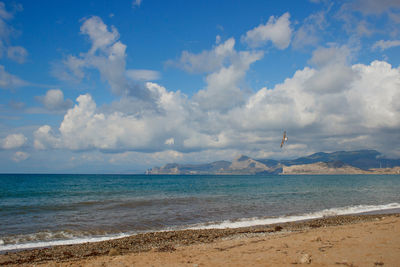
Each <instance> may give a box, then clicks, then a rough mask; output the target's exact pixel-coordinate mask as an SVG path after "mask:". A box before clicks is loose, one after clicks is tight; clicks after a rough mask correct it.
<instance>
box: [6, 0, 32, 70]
mask: <svg viewBox="0 0 400 267" xmlns="http://www.w3.org/2000/svg"><path fill="white" fill-rule="evenodd" d="M21 10H22V6H20V5H16V6H15V7H14V10H12V11H7V10H6V6H5V4H4V3H3V2H0V58H1V57H2V56H3V54H4V53H6V54H7V56H8V58H9V59H11V60H14V61H16V62H18V63H20V64H21V63H24V62H25V59H26V57H27V55H28V52H27V51H26V49H25V48H23V47H22V46H11V45H10V38H11V37H12V36H13V35H15V34H14V33H15V29H14V28H13V27H12V26H11V25H9V24H8V22H7V21H9V20H11V19H12V18H13V17H14V13H15V12H17V11H21Z"/></svg>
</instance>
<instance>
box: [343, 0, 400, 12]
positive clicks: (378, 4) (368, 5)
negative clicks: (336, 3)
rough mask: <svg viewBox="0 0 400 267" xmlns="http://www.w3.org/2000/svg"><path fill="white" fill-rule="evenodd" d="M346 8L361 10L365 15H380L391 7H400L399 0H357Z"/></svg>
mask: <svg viewBox="0 0 400 267" xmlns="http://www.w3.org/2000/svg"><path fill="white" fill-rule="evenodd" d="M346 8H349V9H353V10H356V11H360V12H361V13H363V14H364V15H380V14H382V13H384V12H387V11H388V10H390V9H400V2H399V1H398V0H380V1H376V0H357V1H354V2H352V3H349V4H348V5H347V6H346Z"/></svg>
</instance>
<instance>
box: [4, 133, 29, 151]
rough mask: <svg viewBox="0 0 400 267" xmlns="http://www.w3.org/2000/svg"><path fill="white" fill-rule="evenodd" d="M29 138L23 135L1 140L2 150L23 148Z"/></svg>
mask: <svg viewBox="0 0 400 267" xmlns="http://www.w3.org/2000/svg"><path fill="white" fill-rule="evenodd" d="M26 141H27V138H26V137H25V136H24V135H23V134H10V135H7V136H6V137H5V138H4V139H0V144H1V148H2V149H15V148H19V147H21V146H23V145H24V144H25V142H26Z"/></svg>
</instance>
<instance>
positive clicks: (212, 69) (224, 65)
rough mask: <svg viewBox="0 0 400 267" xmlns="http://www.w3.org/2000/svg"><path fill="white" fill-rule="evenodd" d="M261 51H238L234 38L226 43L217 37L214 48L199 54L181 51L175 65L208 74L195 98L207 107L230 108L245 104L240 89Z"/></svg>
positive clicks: (200, 104) (200, 105) (209, 108)
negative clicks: (204, 83) (203, 85)
mask: <svg viewBox="0 0 400 267" xmlns="http://www.w3.org/2000/svg"><path fill="white" fill-rule="evenodd" d="M263 55H264V54H263V52H261V51H237V50H236V49H235V39H234V38H229V39H228V40H226V41H225V42H222V43H221V42H220V40H218V39H217V44H216V45H215V46H214V47H213V48H212V49H211V50H204V51H202V52H201V53H199V54H194V53H190V52H188V51H184V52H182V55H181V57H180V59H179V61H178V62H174V63H171V62H169V64H176V65H177V66H179V67H181V68H183V69H184V70H186V71H188V72H199V73H206V75H207V76H206V78H205V81H206V87H205V88H203V89H201V90H199V91H198V92H197V93H196V94H195V96H194V98H193V100H194V102H196V103H197V104H198V106H199V107H200V108H202V109H204V110H223V111H224V110H225V111H226V110H227V109H229V108H231V107H234V106H237V105H240V104H243V101H244V95H243V91H242V90H241V89H240V83H241V82H242V81H243V79H244V77H245V75H246V72H247V70H248V69H249V67H250V65H251V64H252V63H254V62H256V61H258V60H260V59H261V58H262V57H263Z"/></svg>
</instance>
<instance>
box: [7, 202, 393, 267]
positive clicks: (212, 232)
mask: <svg viewBox="0 0 400 267" xmlns="http://www.w3.org/2000/svg"><path fill="white" fill-rule="evenodd" d="M396 212H398V210H396ZM386 220H391V221H393V222H394V223H395V224H396V226H400V213H395V214H381V213H380V214H357V215H341V216H332V217H324V218H319V219H311V220H305V221H296V222H287V223H278V224H272V225H264V226H251V227H242V228H229V229H198V230H178V231H164V232H149V233H143V234H137V235H133V236H129V237H124V238H120V239H112V240H107V241H101V242H93V243H83V244H74V245H62V246H53V247H49V248H40V249H31V250H23V251H16V252H5V253H4V254H1V255H0V265H9V266H14V265H21V264H22V265H30V264H50V263H65V264H67V263H68V264H76V265H79V264H81V263H79V262H81V261H92V260H96V259H100V258H104V257H106V258H110V257H111V258H114V257H136V256H138V255H141V254H143V253H162V252H169V253H175V251H176V250H177V249H178V248H179V249H178V250H180V249H184V248H187V249H189V248H190V247H193V246H199V245H201V246H206V247H207V246H212V244H216V243H219V242H228V241H229V240H231V241H235V240H236V241H237V240H242V241H243V240H248V239H249V238H250V239H252V238H256V239H257V238H263V239H266V238H267V239H269V238H272V237H274V238H279V236H282V237H287V236H288V235H294V234H301V233H307V232H310V231H311V232H312V231H315V230H318V229H326V228H328V227H329V228H332V229H342V228H346V227H347V228H348V227H352V226H356V228H357V229H358V228H360V227H359V226H360V225H362V224H371V225H372V226H374V225H375V224H376V223H380V222H382V223H384V221H386ZM374 223H375V224H374ZM360 229H361V228H360ZM236 241H235V242H236ZM260 242H261V241H260ZM398 244H399V243H398ZM396 249H397V251H398V250H399V249H400V246H398V248H396ZM399 254H400V253H399ZM144 265H145V264H144ZM156 265H157V264H156ZM159 265H161V264H159ZM239 265H240V264H239Z"/></svg>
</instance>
